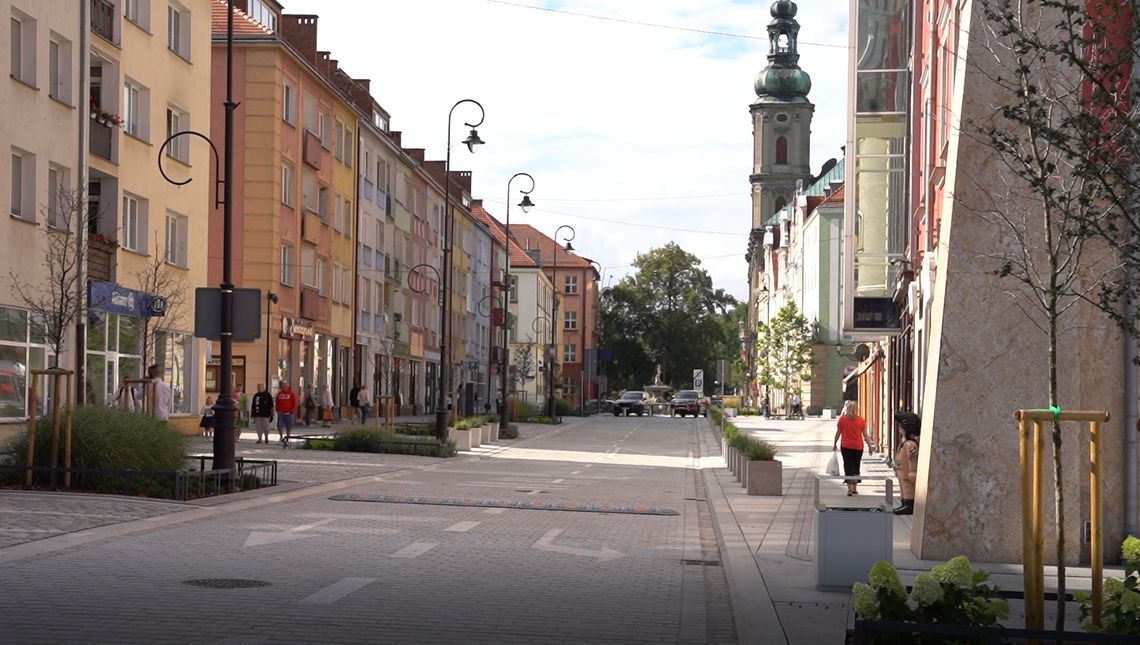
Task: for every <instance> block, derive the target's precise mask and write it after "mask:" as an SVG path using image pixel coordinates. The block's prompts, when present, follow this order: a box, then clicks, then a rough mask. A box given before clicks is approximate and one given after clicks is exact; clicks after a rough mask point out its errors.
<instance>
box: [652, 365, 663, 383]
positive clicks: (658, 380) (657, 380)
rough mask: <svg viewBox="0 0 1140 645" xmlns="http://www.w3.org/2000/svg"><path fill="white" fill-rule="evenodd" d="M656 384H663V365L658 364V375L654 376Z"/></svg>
mask: <svg viewBox="0 0 1140 645" xmlns="http://www.w3.org/2000/svg"><path fill="white" fill-rule="evenodd" d="M653 384H654V385H661V366H660V365H658V366H657V375H656V376H654V377H653Z"/></svg>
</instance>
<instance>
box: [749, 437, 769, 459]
mask: <svg viewBox="0 0 1140 645" xmlns="http://www.w3.org/2000/svg"><path fill="white" fill-rule="evenodd" d="M744 456H745V457H746V458H747V459H749V460H751V461H772V460H773V459H775V458H776V446H774V445H772V444H771V443H770V442H768V441H765V440H764V439H752V438H749V439H748V446H747V447H746V448H745V449H744Z"/></svg>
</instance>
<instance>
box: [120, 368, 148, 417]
mask: <svg viewBox="0 0 1140 645" xmlns="http://www.w3.org/2000/svg"><path fill="white" fill-rule="evenodd" d="M130 378H131V377H130V376H123V384H122V385H121V386H119V391H118V392H116V393H115V406H116V407H120V408H123V409H126V410H130V411H131V412H141V411H142V410H141V409H140V405H139V404H140V402H139V399H138V397H137V396H135V388H133V387H131V384H130V383H127V381H128V380H129V379H130Z"/></svg>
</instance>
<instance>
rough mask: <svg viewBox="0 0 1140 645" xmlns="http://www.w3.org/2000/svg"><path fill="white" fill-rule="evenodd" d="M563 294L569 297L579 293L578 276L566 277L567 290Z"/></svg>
mask: <svg viewBox="0 0 1140 645" xmlns="http://www.w3.org/2000/svg"><path fill="white" fill-rule="evenodd" d="M562 293H565V294H566V295H568V296H573V295H576V294H577V293H578V276H576V275H568V276H566V288H565V289H564V290H563V291H562Z"/></svg>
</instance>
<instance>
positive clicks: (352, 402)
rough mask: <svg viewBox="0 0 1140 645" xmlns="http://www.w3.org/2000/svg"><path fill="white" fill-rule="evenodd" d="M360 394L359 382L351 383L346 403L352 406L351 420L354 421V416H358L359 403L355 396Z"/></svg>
mask: <svg viewBox="0 0 1140 645" xmlns="http://www.w3.org/2000/svg"><path fill="white" fill-rule="evenodd" d="M359 395H360V384H359V383H353V384H352V389H351V390H349V391H348V404H349V405H351V406H352V420H353V421H356V417H358V416H360V404H359V403H357V402H356V401H357V398H358V397H359Z"/></svg>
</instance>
